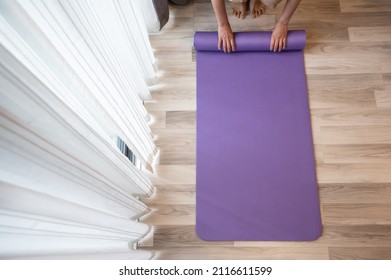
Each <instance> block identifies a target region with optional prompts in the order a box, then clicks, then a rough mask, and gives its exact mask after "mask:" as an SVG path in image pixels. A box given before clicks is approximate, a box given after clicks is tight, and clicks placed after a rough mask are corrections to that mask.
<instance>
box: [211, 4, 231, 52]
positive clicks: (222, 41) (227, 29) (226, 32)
mask: <svg viewBox="0 0 391 280" xmlns="http://www.w3.org/2000/svg"><path fill="white" fill-rule="evenodd" d="M212 5H213V10H214V12H215V15H216V19H217V24H218V33H219V41H218V48H219V49H221V47H223V50H224V52H231V51H235V38H234V34H233V32H232V29H231V25H230V24H229V21H228V15H227V10H226V9H225V1H224V0H212Z"/></svg>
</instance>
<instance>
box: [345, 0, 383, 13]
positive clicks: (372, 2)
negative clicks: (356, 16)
mask: <svg viewBox="0 0 391 280" xmlns="http://www.w3.org/2000/svg"><path fill="white" fill-rule="evenodd" d="M339 3H340V6H341V12H343V13H350V12H361V13H365V14H366V13H374V12H384V11H388V12H391V3H390V1H388V0H355V1H351V0H339Z"/></svg>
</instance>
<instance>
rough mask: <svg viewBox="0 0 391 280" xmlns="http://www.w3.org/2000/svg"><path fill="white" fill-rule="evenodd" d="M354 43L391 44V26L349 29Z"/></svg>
mask: <svg viewBox="0 0 391 280" xmlns="http://www.w3.org/2000/svg"><path fill="white" fill-rule="evenodd" d="M348 30H349V38H350V40H351V41H352V42H391V26H377V27H349V29H348Z"/></svg>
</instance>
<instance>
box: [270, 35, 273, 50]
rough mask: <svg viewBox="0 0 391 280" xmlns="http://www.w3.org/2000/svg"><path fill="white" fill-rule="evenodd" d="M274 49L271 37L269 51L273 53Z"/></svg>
mask: <svg viewBox="0 0 391 280" xmlns="http://www.w3.org/2000/svg"><path fill="white" fill-rule="evenodd" d="M273 49H274V38H273V37H272V38H271V40H270V51H273Z"/></svg>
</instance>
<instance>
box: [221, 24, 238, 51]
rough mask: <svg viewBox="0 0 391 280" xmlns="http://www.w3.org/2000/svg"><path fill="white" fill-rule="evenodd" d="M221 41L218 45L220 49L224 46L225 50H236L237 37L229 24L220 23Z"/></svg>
mask: <svg viewBox="0 0 391 280" xmlns="http://www.w3.org/2000/svg"><path fill="white" fill-rule="evenodd" d="M218 33H219V41H218V45H217V47H218V48H219V50H220V49H221V47H223V50H224V52H228V53H230V52H234V51H235V37H234V33H233V32H232V29H231V26H230V25H229V24H224V25H219V28H218Z"/></svg>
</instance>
